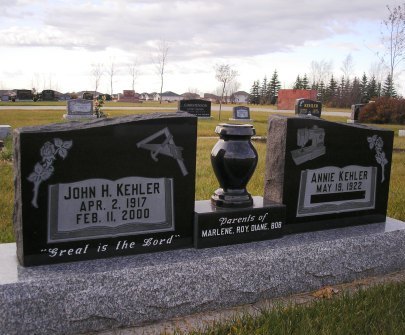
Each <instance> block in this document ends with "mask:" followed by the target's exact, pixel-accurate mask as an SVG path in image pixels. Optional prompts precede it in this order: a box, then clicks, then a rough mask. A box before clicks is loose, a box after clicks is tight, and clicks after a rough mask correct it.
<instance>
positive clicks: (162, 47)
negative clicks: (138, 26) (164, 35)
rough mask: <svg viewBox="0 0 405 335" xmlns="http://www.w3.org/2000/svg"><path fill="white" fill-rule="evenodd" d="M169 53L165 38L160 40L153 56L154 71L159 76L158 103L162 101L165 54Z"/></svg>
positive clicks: (165, 63)
mask: <svg viewBox="0 0 405 335" xmlns="http://www.w3.org/2000/svg"><path fill="white" fill-rule="evenodd" d="M168 53H169V44H168V43H167V41H165V40H161V41H160V42H159V44H158V48H157V51H156V53H155V55H154V57H153V62H154V63H155V66H156V72H157V74H158V75H159V77H160V96H159V103H162V92H163V79H164V75H165V70H166V65H167V55H168Z"/></svg>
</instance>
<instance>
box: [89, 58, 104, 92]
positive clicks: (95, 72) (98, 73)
mask: <svg viewBox="0 0 405 335" xmlns="http://www.w3.org/2000/svg"><path fill="white" fill-rule="evenodd" d="M103 73H104V68H103V64H100V63H97V64H91V76H92V78H93V80H94V95H96V92H97V90H98V87H99V86H100V81H101V77H102V76H103Z"/></svg>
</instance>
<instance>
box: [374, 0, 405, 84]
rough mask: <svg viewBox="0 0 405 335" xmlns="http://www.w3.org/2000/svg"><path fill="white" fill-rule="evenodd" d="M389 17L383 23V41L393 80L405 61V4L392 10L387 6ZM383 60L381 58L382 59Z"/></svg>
mask: <svg viewBox="0 0 405 335" xmlns="http://www.w3.org/2000/svg"><path fill="white" fill-rule="evenodd" d="M387 9H388V12H389V13H388V17H387V18H386V19H385V20H383V21H382V31H381V34H382V41H383V43H384V46H385V49H386V51H385V55H384V57H382V58H383V59H385V57H388V62H387V63H388V67H389V74H390V76H391V78H392V79H394V76H395V70H396V68H397V67H398V65H399V64H400V63H401V62H402V61H403V60H404V59H405V3H404V4H402V5H398V6H396V7H394V8H391V7H390V6H388V5H387ZM380 58H381V57H380Z"/></svg>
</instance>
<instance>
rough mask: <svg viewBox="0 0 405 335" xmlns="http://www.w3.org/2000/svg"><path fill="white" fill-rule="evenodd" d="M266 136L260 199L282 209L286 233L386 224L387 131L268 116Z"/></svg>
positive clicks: (389, 149) (389, 138) (390, 140)
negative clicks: (285, 215) (262, 196)
mask: <svg viewBox="0 0 405 335" xmlns="http://www.w3.org/2000/svg"><path fill="white" fill-rule="evenodd" d="M268 134H269V135H268V137H267V158H266V177H265V181H266V183H265V194H264V198H265V200H272V201H277V202H282V203H284V204H285V205H286V206H287V222H286V231H287V232H297V231H305V230H315V229H325V228H332V227H339V226H346V225H356V224H363V223H370V222H383V221H384V220H385V217H386V211H387V201H388V191H389V181H390V172H391V156H392V147H393V136H394V133H393V132H392V131H390V130H385V129H377V128H371V127H366V126H362V125H349V124H342V123H336V122H329V121H325V120H322V119H319V118H315V117H308V118H296V117H295V118H294V117H282V116H271V117H270V119H269V128H268Z"/></svg>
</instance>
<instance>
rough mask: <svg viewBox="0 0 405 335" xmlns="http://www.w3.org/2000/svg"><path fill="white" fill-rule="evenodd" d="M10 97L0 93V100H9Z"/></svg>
mask: <svg viewBox="0 0 405 335" xmlns="http://www.w3.org/2000/svg"><path fill="white" fill-rule="evenodd" d="M9 100H10V97H9V96H8V95H2V96H1V101H9Z"/></svg>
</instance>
